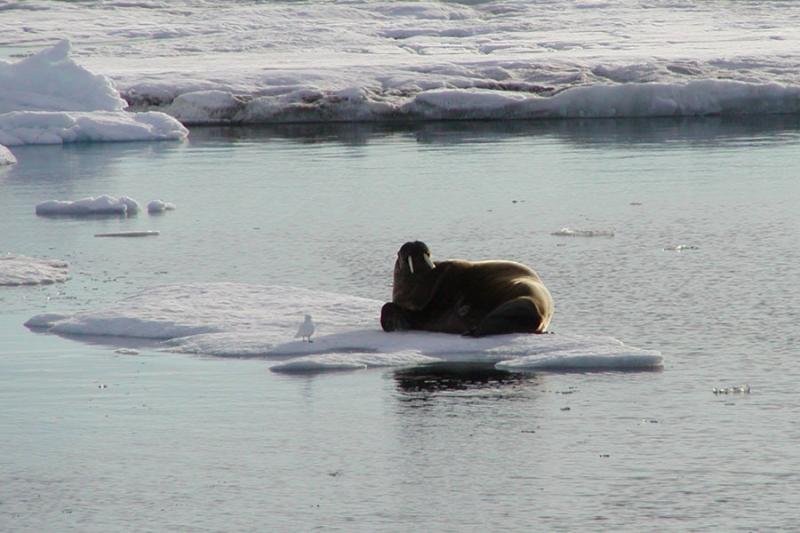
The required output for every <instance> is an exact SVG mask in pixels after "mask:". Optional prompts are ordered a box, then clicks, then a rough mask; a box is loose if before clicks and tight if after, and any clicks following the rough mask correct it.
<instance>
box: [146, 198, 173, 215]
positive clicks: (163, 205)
mask: <svg viewBox="0 0 800 533" xmlns="http://www.w3.org/2000/svg"><path fill="white" fill-rule="evenodd" d="M175 207H176V206H175V204H173V203H172V202H165V201H163V200H153V201H152V202H150V203H149V204H147V212H148V213H163V212H164V211H172V210H174V209H175Z"/></svg>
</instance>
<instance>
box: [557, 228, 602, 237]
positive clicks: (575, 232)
mask: <svg viewBox="0 0 800 533" xmlns="http://www.w3.org/2000/svg"><path fill="white" fill-rule="evenodd" d="M550 235H555V236H556V237H613V236H614V232H613V231H611V230H587V229H571V228H566V227H565V228H561V229H560V230H558V231H554V232H553V233H551V234H550Z"/></svg>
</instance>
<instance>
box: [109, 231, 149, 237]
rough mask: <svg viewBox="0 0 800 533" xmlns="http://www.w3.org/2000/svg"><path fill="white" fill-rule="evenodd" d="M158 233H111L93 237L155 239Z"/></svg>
mask: <svg viewBox="0 0 800 533" xmlns="http://www.w3.org/2000/svg"><path fill="white" fill-rule="evenodd" d="M158 235H161V232H160V231H114V232H111V233H95V234H94V236H95V237H157V236H158Z"/></svg>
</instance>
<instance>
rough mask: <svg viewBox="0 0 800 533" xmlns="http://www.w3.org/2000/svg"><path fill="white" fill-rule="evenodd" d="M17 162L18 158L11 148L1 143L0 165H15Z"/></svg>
mask: <svg viewBox="0 0 800 533" xmlns="http://www.w3.org/2000/svg"><path fill="white" fill-rule="evenodd" d="M16 162H17V158H16V157H14V154H12V153H11V150H9V149H8V148H6V147H5V146H3V145H2V144H0V167H2V166H4V165H13V164H14V163H16Z"/></svg>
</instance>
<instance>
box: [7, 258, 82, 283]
mask: <svg viewBox="0 0 800 533" xmlns="http://www.w3.org/2000/svg"><path fill="white" fill-rule="evenodd" d="M68 277H69V264H68V263H66V262H64V261H58V260H56V259H36V258H33V257H25V256H24V255H0V285H47V284H50V283H56V282H61V281H67V278H68Z"/></svg>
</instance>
